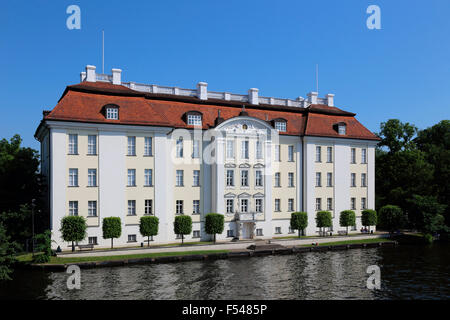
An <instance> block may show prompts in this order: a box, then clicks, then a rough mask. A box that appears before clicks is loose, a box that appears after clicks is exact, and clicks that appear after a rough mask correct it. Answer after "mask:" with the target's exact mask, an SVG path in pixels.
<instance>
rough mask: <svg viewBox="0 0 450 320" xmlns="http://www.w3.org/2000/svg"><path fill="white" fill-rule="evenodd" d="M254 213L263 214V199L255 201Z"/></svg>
mask: <svg viewBox="0 0 450 320" xmlns="http://www.w3.org/2000/svg"><path fill="white" fill-rule="evenodd" d="M255 210H256V212H263V199H255Z"/></svg>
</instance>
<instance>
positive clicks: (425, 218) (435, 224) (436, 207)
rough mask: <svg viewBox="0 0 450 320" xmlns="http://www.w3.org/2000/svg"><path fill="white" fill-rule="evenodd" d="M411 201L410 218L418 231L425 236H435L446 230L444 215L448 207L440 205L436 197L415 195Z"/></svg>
mask: <svg viewBox="0 0 450 320" xmlns="http://www.w3.org/2000/svg"><path fill="white" fill-rule="evenodd" d="M409 201H410V203H411V209H410V211H409V213H408V218H409V221H410V222H411V224H412V225H413V226H414V227H415V228H416V229H418V230H419V231H421V232H422V233H424V234H426V233H429V234H434V233H435V232H437V231H440V230H442V229H444V226H445V220H444V216H443V215H442V214H443V213H444V211H445V207H446V206H445V205H443V204H440V203H439V202H438V201H437V197H436V196H419V195H413V198H412V199H411V200H409Z"/></svg>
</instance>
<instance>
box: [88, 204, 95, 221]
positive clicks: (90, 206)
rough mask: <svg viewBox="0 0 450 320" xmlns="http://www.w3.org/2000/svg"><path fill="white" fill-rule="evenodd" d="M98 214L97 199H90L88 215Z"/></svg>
mask: <svg viewBox="0 0 450 320" xmlns="http://www.w3.org/2000/svg"><path fill="white" fill-rule="evenodd" d="M96 216H97V201H88V217H96Z"/></svg>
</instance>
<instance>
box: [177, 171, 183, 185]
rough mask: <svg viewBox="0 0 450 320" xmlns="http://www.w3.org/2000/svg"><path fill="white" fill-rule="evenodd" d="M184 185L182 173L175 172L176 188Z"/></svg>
mask: <svg viewBox="0 0 450 320" xmlns="http://www.w3.org/2000/svg"><path fill="white" fill-rule="evenodd" d="M183 185H184V171H183V170H177V175H176V186H177V187H182V186H183Z"/></svg>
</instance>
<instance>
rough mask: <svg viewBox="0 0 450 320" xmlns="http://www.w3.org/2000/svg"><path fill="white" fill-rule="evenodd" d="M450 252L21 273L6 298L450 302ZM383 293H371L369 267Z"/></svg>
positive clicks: (4, 288) (443, 248)
mask: <svg viewBox="0 0 450 320" xmlns="http://www.w3.org/2000/svg"><path fill="white" fill-rule="evenodd" d="M449 249H450V246H449V245H434V246H432V247H426V246H423V247H409V246H400V247H397V248H372V249H353V250H347V251H335V252H310V253H302V254H297V255H286V256H267V257H255V258H243V259H229V260H217V261H204V262H203V261H193V262H184V263H172V264H170V263H168V264H153V265H135V266H128V267H114V268H100V269H82V270H81V290H68V289H67V287H66V281H67V277H68V274H66V273H64V272H52V273H49V272H41V271H33V272H29V271H24V270H19V271H17V272H16V273H15V275H14V277H15V279H14V281H11V282H7V283H4V284H1V285H0V297H1V298H2V299H5V298H13V299H17V298H19V299H20V298H22V299H410V298H416V299H420V298H422V299H448V298H450V280H449V279H448V276H449V274H450V250H449ZM373 264H376V265H378V266H380V268H381V290H378V291H373V290H368V289H367V288H366V280H367V278H368V276H369V275H368V274H366V269H367V267H368V266H369V265H373Z"/></svg>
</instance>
